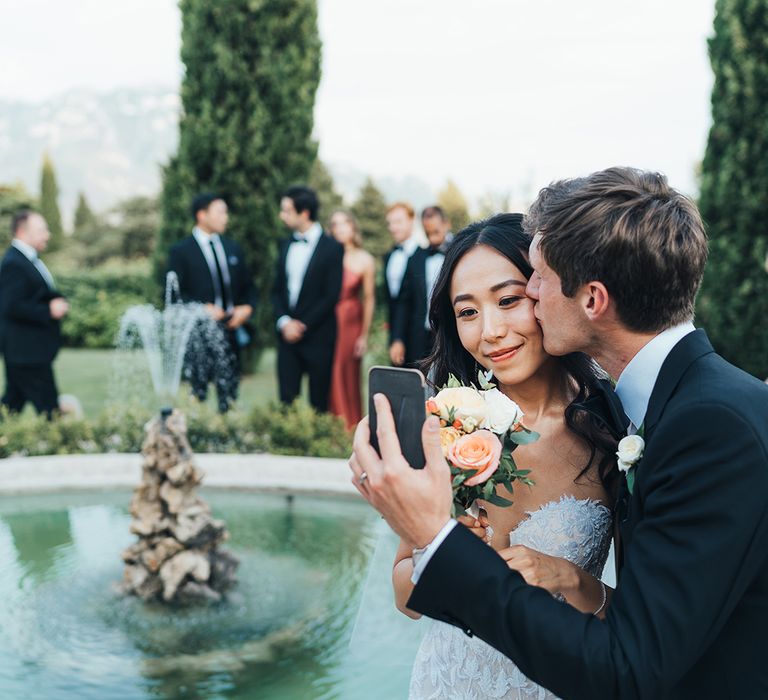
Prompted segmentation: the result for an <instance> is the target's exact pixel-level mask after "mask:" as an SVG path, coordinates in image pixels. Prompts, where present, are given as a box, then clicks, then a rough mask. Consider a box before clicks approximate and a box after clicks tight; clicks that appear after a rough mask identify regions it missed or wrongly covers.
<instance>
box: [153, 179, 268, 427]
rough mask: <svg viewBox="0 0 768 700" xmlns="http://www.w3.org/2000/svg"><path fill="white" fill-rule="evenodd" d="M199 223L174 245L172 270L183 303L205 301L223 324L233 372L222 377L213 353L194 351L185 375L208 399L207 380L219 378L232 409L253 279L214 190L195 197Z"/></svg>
mask: <svg viewBox="0 0 768 700" xmlns="http://www.w3.org/2000/svg"><path fill="white" fill-rule="evenodd" d="M192 216H193V218H194V221H195V227H194V229H193V230H192V234H191V235H189V236H187V237H186V238H183V239H182V240H181V241H179V242H178V243H176V244H175V245H174V246H173V247H172V248H171V250H170V252H169V254H168V271H169V272H174V273H175V274H176V276H177V278H178V281H179V296H180V297H181V300H182V301H183V302H198V303H201V304H205V308H206V311H207V312H208V314H209V316H210V317H211V318H212V319H213V320H214V321H216V322H217V323H219V324H221V326H222V330H223V331H224V333H225V337H226V339H227V342H228V343H229V358H228V359H229V360H230V367H231V369H230V371H229V372H228V373H227V374H228V377H226V380H227V381H220V380H219V379H220V378H219V377H218V373H220V372H221V370H222V368H221V367H218V366H217V364H218V363H216V362H212V361H209V360H212V359H213V355H212V354H211V353H210V352H206V351H205V350H203V351H202V352H195V353H194V356H192V355H190V356H189V357H188V358H187V361H186V363H185V365H186V367H185V377H186V378H187V379H189V380H190V382H191V384H192V390H193V392H194V393H195V395H196V396H197V397H198V398H200V399H201V400H205V397H206V395H207V391H208V382H209V381H216V384H217V394H218V402H219V409H220V410H221V411H222V412H224V411H226V410H227V409H228V408H229V401H230V399H234V398H236V396H237V385H238V383H239V371H238V353H239V350H240V348H241V347H244V346H246V345H248V343H249V342H250V336H251V332H252V331H250V330H249V329H248V327H247V322H248V320H249V319H250V318H251V315H252V314H253V309H254V306H255V305H256V292H255V289H254V286H253V278H252V277H251V274H250V271H249V270H248V266H247V264H246V261H245V256H244V255H243V250H242V248H241V247H240V245H239V244H238V243H237V242H236V241H233V240H232V239H230V238H226V237H225V236H224V235H223V233H224V232H225V231H226V230H227V223H228V221H229V212H228V209H227V204H226V202H225V201H224V200H223V199H222V198H221V197H220V196H218V195H216V194H213V193H209V192H206V193H202V194H199V195H197V196H196V197H195V198H194V199H193V200H192Z"/></svg>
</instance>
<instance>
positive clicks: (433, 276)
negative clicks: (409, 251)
mask: <svg viewBox="0 0 768 700" xmlns="http://www.w3.org/2000/svg"><path fill="white" fill-rule="evenodd" d="M444 260H445V255H444V254H443V253H435V254H434V255H430V256H429V257H428V258H427V259H426V261H425V263H424V276H425V278H426V279H425V282H426V285H427V315H426V316H425V317H424V329H425V330H429V303H430V301H431V299H432V291H433V290H434V289H435V282H437V276H438V275H439V274H440V269H441V268H442V267H443V261H444Z"/></svg>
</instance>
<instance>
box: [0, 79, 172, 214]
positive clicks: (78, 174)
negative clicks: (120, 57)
mask: <svg viewBox="0 0 768 700" xmlns="http://www.w3.org/2000/svg"><path fill="white" fill-rule="evenodd" d="M180 104H181V102H180V100H179V96H178V93H177V92H176V91H175V90H173V89H168V88H150V89H121V90H116V91H114V92H109V93H98V92H91V91H86V90H75V91H71V92H67V93H64V94H63V95H60V96H58V97H55V98H52V99H49V100H46V101H43V102H37V103H28V102H27V103H25V102H12V101H7V100H0V182H18V181H20V182H22V183H23V184H24V185H25V186H26V187H27V188H28V189H29V190H30V191H31V192H33V193H36V192H37V191H38V189H39V178H40V166H41V163H42V159H43V153H44V152H45V151H48V152H49V153H50V155H51V158H52V160H53V164H54V167H55V168H56V177H57V180H58V184H59V191H60V193H61V197H60V201H59V206H60V208H61V210H62V213H63V214H64V217H65V221H71V218H72V215H73V212H74V209H75V206H76V203H77V194H78V192H79V191H83V192H85V195H86V197H87V199H88V201H89V203H90V204H91V206H92V207H93V208H94V209H96V210H100V209H105V208H108V207H110V206H111V205H113V204H114V203H115V202H117V201H118V200H120V199H124V198H126V197H129V196H132V195H140V194H145V195H154V194H156V193H157V192H158V190H159V188H160V166H161V165H162V164H163V163H165V162H166V161H167V159H168V157H169V155H170V154H171V153H172V152H173V151H174V150H175V148H176V140H177V136H178V114H179V109H180Z"/></svg>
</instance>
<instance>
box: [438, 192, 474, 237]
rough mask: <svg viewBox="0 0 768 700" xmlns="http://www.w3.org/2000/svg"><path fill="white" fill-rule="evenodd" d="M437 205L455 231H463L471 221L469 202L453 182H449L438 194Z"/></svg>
mask: <svg viewBox="0 0 768 700" xmlns="http://www.w3.org/2000/svg"><path fill="white" fill-rule="evenodd" d="M437 203H438V204H439V205H440V207H441V208H442V209H443V211H445V214H446V216H447V217H448V219H450V222H451V228H452V229H453V231H461V229H463V228H464V227H465V226H466V225H467V224H468V223H469V222H470V221H471V219H470V216H469V205H468V204H467V200H466V198H465V197H464V195H463V194H462V192H461V190H460V189H459V186H458V185H457V184H456V183H455V182H454V181H453V180H448V182H446V183H445V187H443V189H442V190H440V192H438V194H437Z"/></svg>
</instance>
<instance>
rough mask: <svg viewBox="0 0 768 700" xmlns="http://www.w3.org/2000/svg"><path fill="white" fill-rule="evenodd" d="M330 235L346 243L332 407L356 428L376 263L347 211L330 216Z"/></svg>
mask: <svg viewBox="0 0 768 700" xmlns="http://www.w3.org/2000/svg"><path fill="white" fill-rule="evenodd" d="M330 231H331V235H332V236H333V237H334V238H335V239H336V240H337V241H338V242H339V243H341V244H342V245H343V246H344V273H343V276H342V281H341V295H340V296H339V303H338V304H337V305H336V323H337V331H336V350H335V353H334V357H333V375H332V377H331V396H330V404H329V405H330V410H331V412H332V413H335V414H336V415H337V416H341V417H342V418H344V420H345V422H346V424H347V428H348V429H352V428H354V427H355V426H356V425H357V424H358V423H359V422H360V420H361V418H362V406H361V393H360V369H361V363H362V358H363V356H364V355H365V351H366V350H367V348H368V331H369V330H370V328H371V321H372V320H373V309H374V304H375V301H374V278H375V263H374V259H373V256H372V255H371V254H370V253H368V252H366V251H365V250H363V248H362V237H361V235H360V229H359V228H358V225H357V222H356V221H355V219H354V218H353V217H352V215H351V214H349V213H347V212H345V211H337V212H334V214H333V216H332V217H331V225H330Z"/></svg>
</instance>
